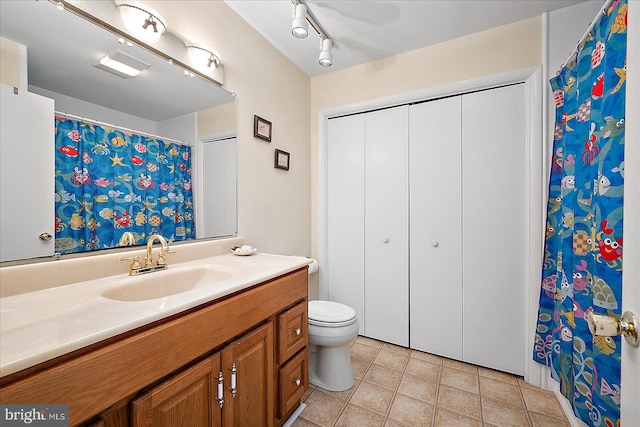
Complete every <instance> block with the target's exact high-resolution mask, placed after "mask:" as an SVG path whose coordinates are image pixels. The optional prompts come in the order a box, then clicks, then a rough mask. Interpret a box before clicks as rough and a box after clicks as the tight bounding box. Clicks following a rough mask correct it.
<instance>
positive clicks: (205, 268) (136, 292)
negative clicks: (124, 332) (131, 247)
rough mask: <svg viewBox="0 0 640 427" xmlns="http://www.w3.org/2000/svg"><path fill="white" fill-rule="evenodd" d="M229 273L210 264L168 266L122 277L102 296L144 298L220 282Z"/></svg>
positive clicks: (130, 299) (214, 284)
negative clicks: (119, 282) (118, 282)
mask: <svg viewBox="0 0 640 427" xmlns="http://www.w3.org/2000/svg"><path fill="white" fill-rule="evenodd" d="M232 276H233V273H231V272H229V271H227V270H224V269H222V268H219V267H215V266H212V265H197V266H192V267H181V268H171V267H169V268H168V269H166V270H162V271H156V272H153V273H147V274H143V275H140V276H133V277H127V278H125V279H122V280H121V282H122V285H120V286H117V287H115V288H112V289H109V290H108V291H105V292H104V293H103V294H102V296H103V297H105V298H108V299H112V300H116V301H146V300H152V299H156V298H164V297H168V296H171V295H176V294H181V293H183V292H187V291H190V290H193V289H196V288H199V287H203V286H216V285H219V284H221V283H224V281H225V280H226V279H229V278H230V277H232Z"/></svg>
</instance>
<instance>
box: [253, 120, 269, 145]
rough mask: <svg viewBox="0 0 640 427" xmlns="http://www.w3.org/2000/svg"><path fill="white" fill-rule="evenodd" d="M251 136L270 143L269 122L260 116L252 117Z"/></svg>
mask: <svg viewBox="0 0 640 427" xmlns="http://www.w3.org/2000/svg"><path fill="white" fill-rule="evenodd" d="M253 136H254V137H256V138H260V139H263V140H265V141H267V142H271V122H270V121H269V120H265V119H263V118H262V117H260V116H253Z"/></svg>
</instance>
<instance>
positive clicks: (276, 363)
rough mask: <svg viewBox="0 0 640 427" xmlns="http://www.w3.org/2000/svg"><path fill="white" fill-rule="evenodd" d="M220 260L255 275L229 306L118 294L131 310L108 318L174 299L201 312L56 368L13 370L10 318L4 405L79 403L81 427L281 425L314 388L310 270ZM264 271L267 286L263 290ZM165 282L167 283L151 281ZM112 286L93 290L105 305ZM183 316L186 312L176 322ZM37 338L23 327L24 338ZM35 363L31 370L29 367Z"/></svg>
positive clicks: (266, 258) (75, 416)
mask: <svg viewBox="0 0 640 427" xmlns="http://www.w3.org/2000/svg"><path fill="white" fill-rule="evenodd" d="M213 259H215V260H216V262H218V263H219V264H220V265H222V264H225V265H228V266H229V267H230V268H236V269H237V271H244V272H245V274H247V276H246V277H245V278H244V279H241V280H240V281H239V282H237V281H234V280H235V278H231V279H221V280H222V281H225V280H226V282H228V283H230V285H229V286H227V288H226V289H227V290H226V291H224V292H222V294H224V295H221V294H220V293H218V294H215V293H214V294H213V295H214V296H213V299H210V300H208V301H203V299H204V300H206V297H203V296H202V295H204V292H205V291H204V290H198V289H196V290H195V291H188V292H183V293H182V294H179V295H177V296H168V297H165V298H155V299H153V301H155V302H148V301H147V302H146V301H144V300H142V301H136V300H130V301H127V300H125V301H123V300H122V298H124V297H122V293H120V294H117V293H116V295H118V296H119V297H120V298H121V300H119V301H112V300H109V301H107V302H106V303H105V305H104V307H110V309H109V310H110V313H108V316H107V317H111V316H114V317H118V316H119V315H122V316H125V317H126V314H125V312H126V311H128V312H132V311H133V312H135V311H136V310H142V311H145V310H146V311H149V310H148V309H149V307H150V306H147V307H146V308H142V307H144V305H145V304H160V305H163V306H164V308H160V309H159V310H160V311H162V310H163V309H165V308H166V307H170V306H171V304H172V303H171V300H172V298H173V299H180V298H183V299H184V298H187V297H186V296H185V295H188V294H190V293H191V294H193V295H196V296H197V297H195V298H192V299H191V300H192V302H191V303H190V304H191V305H192V306H191V307H188V308H184V307H186V306H185V305H184V304H182V303H180V304H178V306H179V307H180V308H175V307H174V308H173V309H170V310H169V311H167V312H165V315H163V316H159V315H155V317H158V318H156V319H155V320H152V321H147V323H144V324H140V325H138V326H136V327H134V328H133V329H129V330H125V331H122V332H120V333H117V334H115V335H113V336H110V337H107V338H104V339H99V340H98V341H96V342H93V343H90V344H86V345H84V346H82V347H80V348H76V349H74V350H71V351H69V352H66V353H64V354H60V355H58V356H55V357H52V358H50V359H48V360H42V361H39V362H37V363H34V362H36V361H37V360H38V359H37V357H40V358H43V357H44V356H37V357H36V358H32V359H31V361H30V362H23V361H20V360H17V359H20V358H19V357H15V359H16V364H15V365H14V366H12V365H11V360H10V358H9V357H7V358H5V357H4V356H5V355H9V356H10V355H11V354H10V353H8V351H9V350H7V348H6V346H7V345H8V346H9V347H14V350H16V351H17V350H19V344H18V343H17V341H14V339H15V337H13V336H12V333H14V332H13V330H14V329H16V328H17V327H16V326H15V325H17V324H18V323H19V321H17V320H16V321H14V319H9V317H3V319H9V320H11V321H10V322H9V325H8V326H6V329H5V326H3V338H4V337H5V336H6V337H7V342H6V343H5V342H3V343H2V344H3V347H5V348H3V359H4V360H2V364H3V365H4V368H5V372H3V376H2V378H0V402H1V403H51V404H54V403H60V404H68V405H69V406H70V411H69V415H70V425H91V426H128V425H132V426H150V425H154V426H163V425H166V426H176V425H191V426H197V425H202V426H210V425H212V426H231V425H235V426H279V425H282V424H283V423H284V422H285V421H286V420H287V418H288V417H289V416H290V415H291V414H292V413H293V412H294V411H295V409H296V408H297V407H298V406H299V403H300V398H301V397H302V395H303V394H304V392H305V390H306V389H307V388H308V378H307V375H308V352H307V342H308V338H307V298H308V297H307V295H308V288H307V281H308V274H307V266H306V264H307V262H306V261H305V259H304V258H300V257H280V256H275V255H267V254H258V255H255V256H251V257H235V256H233V255H221V256H217V257H212V258H211V260H213ZM205 264H207V265H210V264H208V261H207V260H206V259H205V260H201V261H198V262H196V263H194V264H189V263H187V264H185V265H186V266H187V267H188V268H190V269H194V268H198V266H202V265H205ZM185 265H181V266H178V267H175V268H176V269H179V268H185ZM261 265H262V268H263V269H264V271H265V274H266V276H265V277H266V278H265V279H262V280H259V279H257V277H259V276H258V275H257V272H258V271H259V270H260V266H261ZM243 266H244V267H245V268H244V269H242V267H243ZM171 268H172V267H170V268H169V269H168V270H167V271H170V270H171ZM247 271H249V272H251V273H247ZM282 271H284V272H282ZM279 272H280V273H279ZM156 274H158V275H162V274H164V272H159V273H151V274H149V275H147V276H153V275H156ZM156 277H160V276H156ZM121 279H122V280H125V281H126V280H127V279H126V278H121ZM131 279H133V278H131ZM101 280H102V279H101ZM101 280H96V281H94V284H95V286H94V287H96V288H98V289H99V291H98V292H102V293H101V295H102V296H101V298H102V299H104V300H108V298H106V297H105V295H113V292H115V291H113V292H112V294H109V293H108V292H107V291H108V290H109V289H111V290H113V286H112V285H106V284H103V283H102V281H101ZM243 281H244V282H243ZM241 282H243V283H244V285H242V284H241ZM85 285H86V283H85ZM71 286H75V285H71ZM107 287H109V289H107ZM65 288H68V286H63V287H61V288H60V292H64V291H65ZM49 291H51V290H45V291H44V292H49ZM51 292H53V291H51ZM32 294H33V295H37V294H38V292H33V293H32ZM26 297H27V296H22V297H21V298H26ZM3 300H4V301H9V300H8V299H3ZM162 300H164V304H163V303H162ZM108 304H111V305H108ZM158 307H159V306H158ZM3 309H8V310H10V307H9V305H7V306H5V305H3ZM172 311H177V312H175V313H172V314H166V313H171V312H172ZM61 316H62V319H63V318H64V316H63V315H61ZM18 320H19V319H18ZM58 320H60V319H58ZM56 322H57V320H56V319H55V317H54V318H49V319H47V320H46V321H45V322H44V323H43V325H45V324H46V325H45V326H46V327H47V328H48V329H50V328H51V327H52V326H51V324H53V327H54V328H55V327H56V326H59V325H58V324H56ZM130 324H133V323H130ZM31 327H32V326H31V325H27V326H24V328H23V329H24V330H23V331H22V332H23V333H28V331H29V328H31ZM33 327H35V326H33ZM125 329H126V328H125ZM32 331H35V329H32ZM60 331H62V330H60ZM97 335H99V334H97ZM28 339H29V336H28V335H25V336H24V340H28ZM42 339H43V340H45V341H46V337H42ZM37 341H38V340H35V342H36V344H34V346H35V347H37V346H38V344H37ZM54 341H59V340H58V339H57V338H54ZM43 354H46V352H43ZM48 354H50V355H51V354H52V353H50V352H49V353H48ZM7 359H9V360H7ZM5 362H6V363H5ZM25 363H26V364H27V365H31V366H21V364H25ZM7 366H8V367H7ZM20 368H21V369H20Z"/></svg>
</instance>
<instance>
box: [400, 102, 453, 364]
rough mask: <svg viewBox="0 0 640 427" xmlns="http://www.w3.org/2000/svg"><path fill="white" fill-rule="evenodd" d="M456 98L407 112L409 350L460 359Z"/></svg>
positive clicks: (414, 106) (414, 107) (413, 108)
mask: <svg viewBox="0 0 640 427" xmlns="http://www.w3.org/2000/svg"><path fill="white" fill-rule="evenodd" d="M460 108H461V98H460V97H459V96H456V97H452V98H446V99H441V100H437V101H430V102H425V103H422V104H416V105H412V106H411V107H410V110H409V111H410V112H409V171H410V174H409V176H410V178H409V182H410V229H411V239H410V240H411V245H410V248H411V249H410V253H411V255H410V258H411V264H410V265H411V271H410V284H411V286H410V290H411V302H410V310H409V311H410V325H411V340H410V341H411V348H414V349H417V350H421V351H426V352H429V353H435V354H439V355H442V356H446V357H449V358H452V359H458V360H461V359H462V322H461V321H460V319H462V259H461V258H462V241H461V238H462V237H461V230H460V227H461V224H460V222H461V219H460V214H461V211H460V209H461V207H460V126H461V121H460Z"/></svg>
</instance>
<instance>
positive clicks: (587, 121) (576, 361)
mask: <svg viewBox="0 0 640 427" xmlns="http://www.w3.org/2000/svg"><path fill="white" fill-rule="evenodd" d="M626 22H627V3H626V0H617V1H614V2H613V3H612V4H611V5H610V6H609V7H608V8H607V9H606V10H605V14H604V16H603V17H602V18H601V19H600V21H599V22H597V23H595V26H594V29H593V32H592V33H591V34H590V35H589V36H588V37H587V38H586V40H585V41H584V42H583V43H582V44H581V46H579V49H578V52H577V54H576V57H575V58H573V59H572V60H570V61H569V63H568V64H567V65H566V66H565V67H564V68H563V69H562V70H560V72H559V74H558V75H557V76H555V77H554V78H553V79H551V87H552V89H553V97H554V100H555V104H556V124H555V131H554V146H553V158H552V164H551V177H550V182H549V201H548V205H547V223H546V236H545V239H546V240H545V254H544V265H543V271H542V286H541V290H540V309H539V313H538V325H537V330H536V337H535V339H536V341H535V344H534V352H533V357H534V360H536V361H538V362H539V363H542V364H545V365H547V366H549V367H550V368H551V375H552V376H553V378H554V379H555V380H557V381H558V382H559V383H560V391H561V392H562V394H563V395H564V396H565V397H566V398H567V399H568V400H569V401H570V402H571V404H572V406H573V410H574V413H575V414H576V416H577V417H579V418H580V419H582V420H583V421H584V422H586V423H587V424H589V425H591V426H617V425H619V423H620V394H621V390H620V337H619V336H616V337H593V336H592V335H591V333H590V332H589V329H588V325H587V320H586V319H587V315H588V313H589V312H591V311H593V312H594V313H596V314H605V315H609V316H613V317H620V314H621V296H622V247H623V223H622V209H623V197H622V195H623V184H624V157H623V156H624V129H625V124H624V123H625V110H624V108H625V89H626V84H625V81H626V29H627V25H626Z"/></svg>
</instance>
